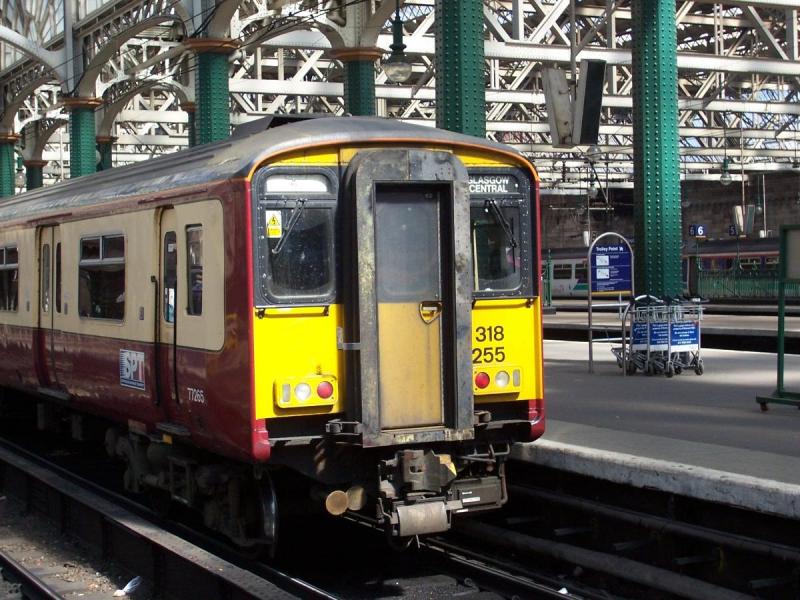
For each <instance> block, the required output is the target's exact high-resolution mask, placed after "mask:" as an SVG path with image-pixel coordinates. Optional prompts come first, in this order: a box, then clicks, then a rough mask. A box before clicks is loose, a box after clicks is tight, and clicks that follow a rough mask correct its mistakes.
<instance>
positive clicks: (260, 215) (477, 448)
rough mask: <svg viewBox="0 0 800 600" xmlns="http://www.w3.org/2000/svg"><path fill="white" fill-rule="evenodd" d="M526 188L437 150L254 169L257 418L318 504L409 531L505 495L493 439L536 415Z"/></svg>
mask: <svg viewBox="0 0 800 600" xmlns="http://www.w3.org/2000/svg"><path fill="white" fill-rule="evenodd" d="M535 190H536V181H535V175H534V174H533V172H532V170H528V169H526V168H525V165H524V164H521V163H515V162H514V161H513V160H512V159H510V157H504V156H502V157H497V156H492V155H489V154H488V153H485V152H484V153H480V152H473V153H470V152H469V151H462V152H460V153H454V152H452V151H450V150H449V149H423V148H401V149H397V148H392V149H380V148H364V149H357V148H341V149H338V152H336V153H333V152H318V153H315V154H312V153H305V154H303V155H295V156H292V157H285V158H284V159H283V160H281V161H278V162H275V163H273V164H270V165H268V166H265V167H262V169H261V170H260V171H258V172H257V173H256V175H255V176H254V178H253V192H252V193H253V198H254V216H253V219H254V223H255V224H256V226H255V231H254V243H255V248H254V250H255V261H254V269H255V270H254V281H255V282H256V286H255V288H256V294H255V301H256V307H255V319H254V348H255V353H254V356H255V361H254V364H255V379H256V385H255V389H256V404H255V405H256V417H257V418H263V419H265V420H266V429H267V430H268V431H269V435H270V441H271V443H272V445H273V450H272V454H271V461H273V462H275V463H276V464H280V463H285V464H287V465H289V466H291V467H292V468H295V469H298V470H300V471H303V472H305V473H306V474H308V475H309V476H310V477H312V478H314V479H316V480H317V481H320V482H321V483H322V484H324V485H326V486H327V487H326V489H327V490H333V491H332V492H331V493H330V494H329V495H328V499H329V501H330V502H329V506H328V508H329V510H331V512H337V511H341V510H344V509H350V510H359V509H362V508H364V506H365V500H364V499H365V498H371V499H373V500H376V502H374V505H375V508H376V514H377V518H378V521H380V522H382V523H383V524H384V525H386V526H387V527H388V528H389V529H390V530H391V532H392V533H393V534H394V535H398V536H408V535H414V534H420V533H431V532H436V531H442V530H445V529H447V528H448V527H449V526H450V522H451V518H452V515H453V514H455V513H466V512H474V511H479V510H487V509H491V508H496V507H498V506H500V505H501V504H502V503H503V502H505V499H506V493H505V479H504V468H503V461H504V459H505V457H506V456H507V454H508V451H509V445H510V443H511V442H513V441H528V440H531V439H534V438H535V437H538V435H540V434H541V432H542V429H543V423H544V421H543V406H542V395H543V394H542V358H541V334H540V332H541V311H540V309H541V303H540V300H539V297H538V294H537V289H536V285H537V282H536V279H535V278H534V277H533V274H535V273H538V268H539V267H538V263H539V257H538V252H537V250H536V247H537V244H538V241H537V239H536V238H537V233H536V228H537V217H538V215H537V214H536V210H535V202H534V198H535ZM293 236H295V239H294V240H292V237H293ZM284 253H285V254H284ZM281 255H283V256H281ZM292 287H294V290H293V291H294V293H288V294H285V295H284V296H283V297H281V293H282V292H284V293H285V292H287V291H290V288H292ZM278 341H280V343H277V342H278ZM298 417H304V418H303V419H298ZM317 437H318V438H319V442H312V443H311V445H307V446H306V450H305V451H304V450H303V446H302V444H300V443H298V442H299V441H300V440H302V439H313V438H317ZM342 492H344V493H342ZM332 505H333V506H332Z"/></svg>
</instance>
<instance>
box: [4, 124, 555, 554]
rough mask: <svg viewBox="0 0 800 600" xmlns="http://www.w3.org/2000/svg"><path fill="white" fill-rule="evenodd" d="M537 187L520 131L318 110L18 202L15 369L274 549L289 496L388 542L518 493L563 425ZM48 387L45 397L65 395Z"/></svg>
mask: <svg viewBox="0 0 800 600" xmlns="http://www.w3.org/2000/svg"><path fill="white" fill-rule="evenodd" d="M539 272H540V256H539V206H538V179H537V175H536V172H535V170H534V169H533V167H532V166H531V165H530V164H529V163H528V162H527V161H526V160H525V159H524V158H522V157H521V156H520V155H518V154H517V153H515V152H514V151H512V150H510V149H508V148H507V147H505V146H501V145H499V144H495V143H492V142H488V141H485V140H480V139H476V138H471V137H467V136H462V135H457V134H453V133H448V132H444V131H439V130H435V129H429V128H422V127H415V126H409V125H404V124H401V123H398V122H394V121H389V120H381V119H363V118H321V119H312V120H308V121H304V122H299V123H296V124H291V125H284V126H281V127H276V128H273V129H263V128H262V129H259V128H258V127H249V128H248V130H247V131H243V132H241V133H238V134H235V135H234V136H233V137H232V138H231V139H230V140H226V141H224V142H219V143H215V144H210V145H207V146H201V147H197V148H194V149H191V150H189V151H186V152H181V153H178V154H175V155H172V156H168V157H163V158H159V159H156V160H152V161H148V162H146V163H139V164H136V165H132V166H128V167H123V168H119V169H114V170H112V171H106V172H102V173H98V174H95V175H91V176H88V177H83V178H80V179H77V180H75V181H69V182H66V183H63V184H59V185H56V186H52V187H49V188H45V189H40V190H35V191H32V192H29V193H26V194H23V195H21V196H19V197H16V198H13V199H11V200H8V201H6V202H4V203H3V204H0V332H1V334H2V335H0V358H1V360H0V384H2V385H3V386H5V387H8V388H16V389H18V390H22V391H24V392H27V393H28V399H29V401H31V402H37V403H39V413H38V415H39V421H40V426H42V427H52V426H53V425H54V424H55V423H58V422H59V421H60V420H61V421H62V422H63V421H64V420H68V421H69V423H70V425H71V431H72V432H73V434H75V435H78V436H80V435H88V434H87V433H86V432H87V431H88V430H89V429H88V428H87V427H86V424H87V423H88V421H89V419H101V420H102V421H103V422H105V423H107V424H108V426H107V428H106V431H105V442H106V448H107V449H108V451H109V453H110V454H112V455H113V456H116V457H119V458H122V459H123V460H125V461H126V463H127V473H126V478H125V484H126V487H127V488H128V489H129V490H130V491H132V492H138V493H145V492H146V493H148V494H151V495H153V496H156V497H158V496H160V497H162V498H170V499H172V500H175V501H178V502H181V503H184V504H186V505H189V506H192V507H195V508H197V509H199V510H201V511H202V514H203V515H204V518H205V522H206V524H207V525H208V526H209V527H212V528H215V529H217V530H219V531H222V532H223V533H225V534H226V535H228V536H229V537H230V538H231V539H233V540H234V541H236V542H237V543H240V544H256V543H271V542H273V541H274V537H275V526H276V514H277V512H276V511H277V498H278V497H279V496H281V497H282V496H284V495H290V494H291V490H293V489H295V488H296V486H294V485H292V486H289V485H286V484H285V483H284V481H285V480H286V479H287V478H295V479H296V478H297V474H301V475H302V476H303V477H302V480H303V481H307V482H309V488H310V491H311V494H310V496H312V497H314V498H316V499H318V500H320V501H321V502H323V503H324V505H325V507H326V508H327V509H328V511H329V512H331V513H333V514H341V513H344V512H345V511H351V512H354V513H356V512H357V513H360V514H363V515H366V516H368V517H369V518H371V519H374V520H375V522H376V523H380V524H381V525H382V526H384V527H386V528H387V530H388V531H389V532H390V533H391V534H392V535H394V536H398V537H406V536H412V535H416V534H420V533H429V532H435V531H442V530H445V529H447V528H448V527H449V526H450V523H451V520H452V518H453V515H458V514H460V513H469V512H475V511H480V510H488V509H492V508H496V507H498V506H500V505H501V504H503V503H504V502H505V500H506V492H505V489H506V488H505V474H504V468H503V461H504V459H505V457H506V456H507V454H508V451H509V445H510V444H511V443H513V442H515V441H530V440H533V439H535V438H537V437H538V436H539V435H541V433H542V431H543V426H544V414H543V385H542V338H541V301H540V297H539V296H540V294H539V285H540V283H539V278H538V274H539ZM45 400H47V401H45Z"/></svg>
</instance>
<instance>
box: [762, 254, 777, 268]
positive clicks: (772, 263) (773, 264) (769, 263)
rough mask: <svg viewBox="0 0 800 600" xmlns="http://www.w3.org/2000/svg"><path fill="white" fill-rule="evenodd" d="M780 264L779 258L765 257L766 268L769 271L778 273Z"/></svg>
mask: <svg viewBox="0 0 800 600" xmlns="http://www.w3.org/2000/svg"><path fill="white" fill-rule="evenodd" d="M778 262H779V258H778V257H777V256H765V257H764V268H765V269H766V270H767V271H777V270H778Z"/></svg>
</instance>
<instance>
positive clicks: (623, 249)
mask: <svg viewBox="0 0 800 600" xmlns="http://www.w3.org/2000/svg"><path fill="white" fill-rule="evenodd" d="M631 258H632V257H631V252H630V250H629V249H628V246H627V245H626V244H610V245H603V246H599V245H598V246H595V247H594V248H592V256H591V265H592V293H593V294H597V293H600V294H630V293H631V290H632V285H631V262H632V261H631Z"/></svg>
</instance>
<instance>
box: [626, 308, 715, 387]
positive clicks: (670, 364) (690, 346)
mask: <svg viewBox="0 0 800 600" xmlns="http://www.w3.org/2000/svg"><path fill="white" fill-rule="evenodd" d="M702 316H703V309H702V306H701V305H700V303H698V302H684V301H680V300H673V301H670V302H665V301H663V300H660V299H658V298H655V297H654V296H650V295H644V296H637V297H636V298H635V299H634V300H633V302H631V304H630V305H629V306H628V307H627V308H626V309H625V313H624V315H623V320H622V347H620V348H612V349H611V351H612V352H613V353H614V356H616V358H617V365H618V366H619V367H620V368H622V369H623V374H625V375H633V374H634V373H636V371H642V372H643V373H646V374H648V375H653V374H656V373H658V374H661V373H663V374H664V375H666V376H667V377H672V376H673V375H676V374H678V375H679V374H681V373H682V372H683V371H684V370H686V369H694V371H695V373H697V374H698V375H702V374H703V370H704V369H703V359H702V356H701V346H700V322H701V321H702Z"/></svg>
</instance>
